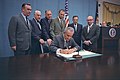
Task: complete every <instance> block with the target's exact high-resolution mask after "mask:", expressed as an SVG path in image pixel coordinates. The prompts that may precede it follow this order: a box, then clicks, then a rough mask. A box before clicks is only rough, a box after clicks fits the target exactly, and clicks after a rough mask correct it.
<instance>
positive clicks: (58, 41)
mask: <svg viewBox="0 0 120 80" xmlns="http://www.w3.org/2000/svg"><path fill="white" fill-rule="evenodd" d="M64 43H65V41H64V37H63V34H60V35H56V36H55V37H54V38H53V42H52V44H51V45H50V49H51V52H53V53H56V51H57V49H59V48H61V49H64V48H66V47H68V48H74V47H76V49H77V50H80V47H79V46H78V45H77V43H76V42H75V41H74V39H73V38H71V39H70V40H69V41H68V42H67V43H68V45H67V46H66V45H65V44H64Z"/></svg>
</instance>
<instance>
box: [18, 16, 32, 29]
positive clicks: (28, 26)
mask: <svg viewBox="0 0 120 80" xmlns="http://www.w3.org/2000/svg"><path fill="white" fill-rule="evenodd" d="M20 18H21V20H22V21H23V23H24V24H25V25H26V27H27V28H28V29H31V27H30V22H29V20H28V25H27V23H26V21H25V19H24V18H23V16H22V14H20Z"/></svg>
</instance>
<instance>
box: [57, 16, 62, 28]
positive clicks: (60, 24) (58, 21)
mask: <svg viewBox="0 0 120 80" xmlns="http://www.w3.org/2000/svg"><path fill="white" fill-rule="evenodd" d="M56 20H57V22H58V24H59V26H58V27H59V28H60V30H62V27H61V24H60V21H59V19H58V18H57V19H56Z"/></svg>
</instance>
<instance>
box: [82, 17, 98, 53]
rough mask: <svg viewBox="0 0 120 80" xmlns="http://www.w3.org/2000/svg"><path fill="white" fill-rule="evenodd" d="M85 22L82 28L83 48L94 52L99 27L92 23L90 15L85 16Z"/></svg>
mask: <svg viewBox="0 0 120 80" xmlns="http://www.w3.org/2000/svg"><path fill="white" fill-rule="evenodd" d="M87 23H88V24H87V26H85V27H84V28H83V30H82V41H83V49H85V50H88V51H93V52H96V51H97V39H98V38H99V34H100V29H99V26H98V25H95V24H94V19H93V17H92V16H88V17H87Z"/></svg>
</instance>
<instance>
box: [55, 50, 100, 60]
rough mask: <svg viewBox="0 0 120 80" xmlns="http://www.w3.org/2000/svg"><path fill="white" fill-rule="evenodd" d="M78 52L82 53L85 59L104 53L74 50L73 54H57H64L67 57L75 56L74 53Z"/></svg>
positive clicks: (61, 54)
mask: <svg viewBox="0 0 120 80" xmlns="http://www.w3.org/2000/svg"><path fill="white" fill-rule="evenodd" d="M78 54H79V55H81V56H82V58H83V59H85V58H89V57H95V56H101V55H102V54H98V53H94V52H90V51H86V50H80V51H79V52H74V53H71V54H63V53H56V55H57V56H62V57H65V58H71V57H73V55H78Z"/></svg>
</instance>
